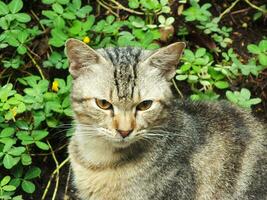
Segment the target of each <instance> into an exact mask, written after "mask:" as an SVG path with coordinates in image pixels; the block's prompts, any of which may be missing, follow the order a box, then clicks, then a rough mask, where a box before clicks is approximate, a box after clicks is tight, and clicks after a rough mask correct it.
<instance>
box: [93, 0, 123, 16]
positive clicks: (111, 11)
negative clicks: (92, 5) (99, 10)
mask: <svg viewBox="0 0 267 200" xmlns="http://www.w3.org/2000/svg"><path fill="white" fill-rule="evenodd" d="M96 1H97V2H98V3H99V5H101V6H102V7H104V8H106V9H107V10H108V11H109V12H110V13H112V14H113V15H115V16H116V17H118V18H119V17H120V16H119V15H118V14H117V13H115V12H114V11H113V10H112V9H111V8H109V7H108V6H106V5H105V4H104V3H102V2H101V1H100V0H96Z"/></svg>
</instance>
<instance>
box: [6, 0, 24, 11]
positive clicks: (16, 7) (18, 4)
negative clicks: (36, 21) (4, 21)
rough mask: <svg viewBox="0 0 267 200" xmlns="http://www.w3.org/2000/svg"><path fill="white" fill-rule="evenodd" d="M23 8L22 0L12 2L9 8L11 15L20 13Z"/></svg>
mask: <svg viewBox="0 0 267 200" xmlns="http://www.w3.org/2000/svg"><path fill="white" fill-rule="evenodd" d="M22 7H23V2H22V0H12V1H11V2H10V3H9V4H8V8H9V10H10V12H11V13H13V14H14V13H17V12H18V11H20V10H21V8H22Z"/></svg>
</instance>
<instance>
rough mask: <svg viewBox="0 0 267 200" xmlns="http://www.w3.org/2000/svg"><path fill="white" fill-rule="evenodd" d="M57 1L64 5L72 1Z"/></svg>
mask: <svg viewBox="0 0 267 200" xmlns="http://www.w3.org/2000/svg"><path fill="white" fill-rule="evenodd" d="M56 1H57V2H58V3H60V4H63V5H65V4H68V3H69V2H70V1H69V0H56Z"/></svg>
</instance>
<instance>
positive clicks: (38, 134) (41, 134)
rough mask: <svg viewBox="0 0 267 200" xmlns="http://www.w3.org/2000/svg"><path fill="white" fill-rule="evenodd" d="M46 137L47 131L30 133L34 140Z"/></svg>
mask: <svg viewBox="0 0 267 200" xmlns="http://www.w3.org/2000/svg"><path fill="white" fill-rule="evenodd" d="M47 135H48V131H44V130H34V131H32V137H33V138H34V140H41V139H43V138H45V137H46V136H47Z"/></svg>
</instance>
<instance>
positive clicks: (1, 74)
mask: <svg viewBox="0 0 267 200" xmlns="http://www.w3.org/2000/svg"><path fill="white" fill-rule="evenodd" d="M7 70H8V68H4V69H3V70H2V71H1V73H0V79H1V78H2V76H3V74H4V73H5V72H6V71H7Z"/></svg>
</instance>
